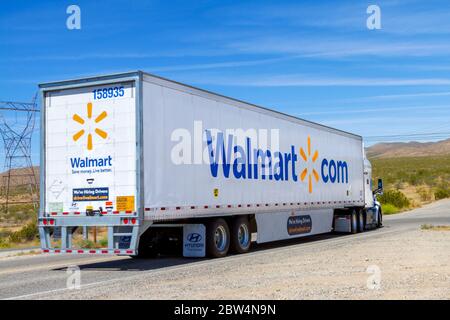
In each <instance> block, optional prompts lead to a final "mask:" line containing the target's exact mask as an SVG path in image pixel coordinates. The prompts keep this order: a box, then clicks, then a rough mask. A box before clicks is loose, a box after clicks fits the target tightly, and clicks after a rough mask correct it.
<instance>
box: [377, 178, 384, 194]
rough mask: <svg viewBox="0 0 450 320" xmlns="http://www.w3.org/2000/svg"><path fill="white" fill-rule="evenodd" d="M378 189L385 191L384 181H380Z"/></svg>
mask: <svg viewBox="0 0 450 320" xmlns="http://www.w3.org/2000/svg"><path fill="white" fill-rule="evenodd" d="M378 189H379V190H381V191H382V190H383V179H378Z"/></svg>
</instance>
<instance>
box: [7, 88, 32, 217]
mask: <svg viewBox="0 0 450 320" xmlns="http://www.w3.org/2000/svg"><path fill="white" fill-rule="evenodd" d="M36 99H37V95H36V96H35V97H34V98H33V101H32V102H31V103H24V102H12V101H0V112H1V113H0V134H1V136H2V139H3V143H4V150H5V163H4V174H3V181H1V182H3V184H2V188H1V189H2V203H1V204H2V207H3V211H4V212H6V213H7V212H8V211H9V206H10V205H15V204H24V203H27V204H33V206H34V209H36V208H37V205H38V203H39V187H38V180H37V178H36V172H35V168H34V167H33V163H32V161H31V138H32V135H33V131H34V125H35V120H36V113H37V112H39V109H38V107H37V101H36ZM18 188H22V190H19V191H21V192H23V195H26V194H28V195H29V199H26V198H24V197H23V195H22V194H21V196H22V198H20V199H17V195H16V196H14V194H13V193H16V192H17V190H18ZM23 188H25V189H23Z"/></svg>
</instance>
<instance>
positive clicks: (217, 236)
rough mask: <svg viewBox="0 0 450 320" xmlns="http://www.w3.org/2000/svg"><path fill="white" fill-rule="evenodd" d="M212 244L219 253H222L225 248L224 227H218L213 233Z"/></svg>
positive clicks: (225, 234)
mask: <svg viewBox="0 0 450 320" xmlns="http://www.w3.org/2000/svg"><path fill="white" fill-rule="evenodd" d="M214 243H215V244H216V248H217V250H219V251H224V250H225V248H226V246H227V232H226V230H225V227H224V226H218V227H217V229H216V232H215V233H214Z"/></svg>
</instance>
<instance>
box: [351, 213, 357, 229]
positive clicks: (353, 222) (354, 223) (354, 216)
mask: <svg viewBox="0 0 450 320" xmlns="http://www.w3.org/2000/svg"><path fill="white" fill-rule="evenodd" d="M350 217H351V219H350V226H351V233H357V232H358V215H357V214H356V210H355V209H352V210H351V211H350Z"/></svg>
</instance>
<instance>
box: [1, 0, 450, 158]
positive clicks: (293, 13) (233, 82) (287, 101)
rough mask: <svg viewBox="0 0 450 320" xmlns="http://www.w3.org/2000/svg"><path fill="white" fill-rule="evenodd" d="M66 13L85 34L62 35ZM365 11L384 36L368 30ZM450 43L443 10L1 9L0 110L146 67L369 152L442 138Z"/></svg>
mask: <svg viewBox="0 0 450 320" xmlns="http://www.w3.org/2000/svg"><path fill="white" fill-rule="evenodd" d="M71 4H77V5H78V6H80V8H81V30H68V29H67V28H66V19H67V17H68V15H67V14H66V8H67V7H68V6H69V5H71ZM370 4H376V5H378V6H379V7H380V8H381V24H382V28H381V30H368V29H367V27H366V19H367V17H368V14H367V13H366V8H367V6H368V5H370ZM449 40H450V3H449V2H448V1H402V0H398V1H395V0H393V1H370V2H366V1H321V2H318V1H317V2H312V1H281V0H279V1H263V0H259V1H239V2H237V1H228V0H222V1H186V0H185V1H137V0H128V1H118V0H113V1H70V2H69V1H45V0H40V1H20V0H16V1H8V2H6V1H4V2H2V10H1V11H0V100H18V101H28V100H31V98H32V96H33V95H34V94H35V92H36V91H37V84H38V83H40V82H46V81H54V80H63V79H68V78H76V77H82V76H87V75H98V74H105V73H110V72H120V71H129V70H135V69H141V70H144V71H147V72H151V73H155V74H157V75H161V76H164V77H168V78H170V79H173V80H177V81H181V82H184V83H188V84H191V85H194V86H198V87H201V88H205V89H208V90H212V91H215V92H218V93H221V94H224V95H228V96H231V97H235V98H238V99H242V100H246V101H249V102H252V103H255V104H260V105H263V106H265V107H269V108H273V109H276V110H279V111H282V112H286V113H289V114H292V115H295V116H299V117H302V118H305V119H308V120H312V121H316V122H319V123H323V124H326V125H329V126H332V127H336V128H340V129H343V130H347V131H351V132H354V133H357V134H360V135H362V136H363V137H365V139H366V144H368V145H370V144H372V143H375V142H378V141H387V140H393V141H399V140H404V141H408V140H420V141H426V140H435V139H443V138H447V137H448V136H450V134H449V133H450V102H449V99H450V41H449ZM3 116H5V117H7V118H8V119H9V118H12V117H13V115H12V114H11V113H3ZM37 133H38V132H37ZM435 133H438V134H435ZM415 134H419V135H418V136H414V135H415ZM423 134H425V135H423ZM399 135H400V136H399ZM408 135H412V136H408ZM37 141H38V134H36V135H35V138H34V141H33V148H34V149H33V159H34V161H35V162H37V161H38V154H39V150H38V144H37ZM0 156H1V157H3V155H2V154H0ZM0 161H1V160H0ZM0 164H1V162H0Z"/></svg>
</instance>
